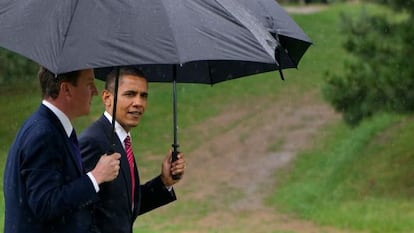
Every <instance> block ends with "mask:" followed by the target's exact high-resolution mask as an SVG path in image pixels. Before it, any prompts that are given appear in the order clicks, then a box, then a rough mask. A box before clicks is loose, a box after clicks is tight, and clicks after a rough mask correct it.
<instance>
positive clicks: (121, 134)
mask: <svg viewBox="0 0 414 233" xmlns="http://www.w3.org/2000/svg"><path fill="white" fill-rule="evenodd" d="M104 116H105V117H106V119H107V120H108V121H109V122H111V124H112V116H111V114H109V113H108V112H107V111H105V112H104ZM115 132H116V134H117V135H118V137H119V140H120V141H121V142H124V140H125V138H126V137H127V136H129V137H130V138H131V134H130V133H129V132H127V131H125V129H124V128H123V127H122V126H121V125H120V124H119V123H118V121H115ZM131 140H132V139H131ZM122 145H123V146H124V147H125V145H124V143H122Z"/></svg>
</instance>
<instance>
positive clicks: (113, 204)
mask: <svg viewBox="0 0 414 233" xmlns="http://www.w3.org/2000/svg"><path fill="white" fill-rule="evenodd" d="M116 76H118V77H119V81H118V82H119V86H118V87H116V85H115V84H116ZM116 88H117V90H118V97H117V99H116V103H117V105H116V107H115V109H114V93H116V92H115V89H116ZM147 97H148V83H147V80H146V78H145V76H144V74H143V73H142V72H141V70H139V69H138V68H136V67H133V66H129V67H121V68H119V70H117V69H114V70H113V71H112V72H111V73H109V75H107V77H106V83H105V90H104V91H103V92H102V101H103V103H104V105H105V112H104V114H103V115H102V116H101V117H100V118H99V119H98V120H97V121H96V122H94V123H93V124H92V125H91V126H90V127H89V128H87V129H86V130H85V131H84V132H82V134H81V136H80V139H79V141H80V147H81V151H82V156H83V162H84V166H85V168H86V169H87V170H89V169H92V168H93V167H94V166H95V164H96V162H97V161H98V158H99V154H101V153H105V152H106V151H110V150H112V151H117V152H119V153H120V154H121V155H122V157H121V159H120V161H121V171H120V175H119V176H118V177H117V178H116V179H115V180H113V181H112V182H110V183H106V184H104V185H102V186H101V191H100V192H99V197H100V201H99V202H98V203H97V205H96V209H95V217H96V225H97V226H98V228H99V230H100V231H101V232H103V233H111V232H117V233H130V232H132V226H133V223H134V221H135V219H136V218H137V216H138V215H140V214H143V213H146V212H148V211H151V210H153V209H155V208H158V207H160V206H162V205H165V204H168V203H170V202H172V201H174V200H176V196H175V192H174V189H173V188H172V186H173V185H174V184H175V183H177V182H178V181H179V180H175V179H173V178H172V176H173V175H178V174H180V175H183V173H184V169H185V161H184V159H183V155H182V154H181V153H180V154H179V155H178V160H177V161H175V162H171V152H170V153H169V154H168V155H167V156H166V158H165V159H164V161H163V163H162V168H161V175H159V176H157V177H155V178H154V179H152V180H150V181H149V182H147V183H145V184H143V185H141V184H140V179H139V173H138V169H137V163H136V162H135V158H134V155H133V152H132V146H131V134H130V131H131V130H132V129H133V128H134V127H136V126H137V125H138V123H139V121H140V118H141V117H142V115H143V114H144V112H145V110H146V105H147ZM114 112H115V116H116V121H115V127H114V130H113V129H112V125H111V122H114V121H113V119H112V118H113V115H114ZM114 131H115V132H114ZM114 135H115V137H114Z"/></svg>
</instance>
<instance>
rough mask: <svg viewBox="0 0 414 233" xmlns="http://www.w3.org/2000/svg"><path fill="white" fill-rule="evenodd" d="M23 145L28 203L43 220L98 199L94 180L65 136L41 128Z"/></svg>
mask: <svg viewBox="0 0 414 233" xmlns="http://www.w3.org/2000/svg"><path fill="white" fill-rule="evenodd" d="M50 142H53V143H50ZM21 148H23V149H22V157H21V159H22V161H21V167H20V172H21V175H22V178H23V180H25V183H24V184H25V186H24V188H25V192H26V193H27V196H28V204H29V206H30V208H31V209H32V211H33V213H34V214H35V215H36V216H37V217H38V218H39V219H43V220H50V219H53V218H56V217H59V216H62V215H64V214H67V213H68V212H71V211H77V210H78V209H81V208H84V207H85V206H86V205H89V204H91V203H93V202H94V201H95V200H96V198H97V194H96V192H95V190H94V187H93V184H92V182H91V181H90V179H89V177H88V176H87V175H85V174H80V173H79V171H78V169H77V167H76V165H75V164H74V163H73V161H72V160H71V158H70V156H71V151H70V149H69V148H68V146H67V145H66V142H65V141H64V139H62V136H61V135H58V134H56V133H53V132H49V131H46V133H45V131H44V130H39V131H37V134H34V135H32V136H30V137H27V138H26V139H25V140H24V141H23V142H22V145H21Z"/></svg>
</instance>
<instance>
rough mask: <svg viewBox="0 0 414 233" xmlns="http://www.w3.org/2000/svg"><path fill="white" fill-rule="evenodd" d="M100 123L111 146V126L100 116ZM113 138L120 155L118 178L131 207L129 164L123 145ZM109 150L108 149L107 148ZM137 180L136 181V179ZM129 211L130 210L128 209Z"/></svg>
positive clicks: (115, 149) (117, 138)
mask: <svg viewBox="0 0 414 233" xmlns="http://www.w3.org/2000/svg"><path fill="white" fill-rule="evenodd" d="M99 121H100V123H102V124H103V126H104V128H105V132H106V137H107V139H108V142H109V143H108V144H109V145H112V142H111V139H112V133H113V132H112V125H111V123H110V122H109V121H108V119H106V117H105V116H102V117H101V118H100V119H99ZM114 138H115V148H113V149H114V151H116V152H118V153H120V154H121V159H120V167H121V172H120V176H121V177H122V180H123V182H124V184H125V187H126V192H127V193H128V203H129V204H130V205H131V203H132V197H131V194H132V187H131V176H130V174H129V163H128V159H127V155H126V152H125V149H124V147H123V144H122V143H121V140H120V139H119V137H118V135H116V137H114ZM108 149H110V148H108ZM121 177H118V178H117V179H120V178H121ZM136 180H137V179H136ZM130 210H131V209H130Z"/></svg>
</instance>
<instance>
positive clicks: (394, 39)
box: [322, 1, 414, 126]
mask: <svg viewBox="0 0 414 233" xmlns="http://www.w3.org/2000/svg"><path fill="white" fill-rule="evenodd" d="M382 2H388V1H382ZM397 9H399V8H397ZM408 12H410V11H408ZM394 15H395V17H396V16H399V15H401V14H394ZM395 17H394V18H393V19H390V18H387V17H386V16H385V15H369V14H367V13H366V12H362V14H361V15H360V17H359V18H358V19H355V20H354V19H351V18H349V17H346V16H343V19H342V22H343V30H342V31H343V33H344V35H348V36H347V39H346V42H345V43H344V48H345V49H346V50H347V51H348V52H349V53H350V54H351V55H352V56H353V60H352V61H351V62H350V61H348V62H347V63H346V64H345V67H346V72H345V74H344V75H343V76H341V75H328V79H327V80H326V83H325V84H324V86H323V89H322V92H323V95H324V97H325V98H326V99H327V100H328V101H329V102H330V103H331V104H332V105H333V106H334V108H335V109H336V110H337V111H339V112H342V113H343V118H344V120H345V122H347V123H348V124H349V125H352V126H354V125H357V124H358V123H359V122H360V121H361V120H363V119H364V118H366V117H370V116H372V115H373V114H377V113H380V112H396V113H411V112H413V111H414V66H413V65H412V64H411V63H412V62H411V59H410V54H412V53H413V52H414V51H413V50H414V46H413V41H414V31H413V30H412V29H410V28H411V23H410V22H412V20H413V18H412V15H409V16H408V17H406V18H404V19H403V20H401V19H399V20H396V18H395Z"/></svg>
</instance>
